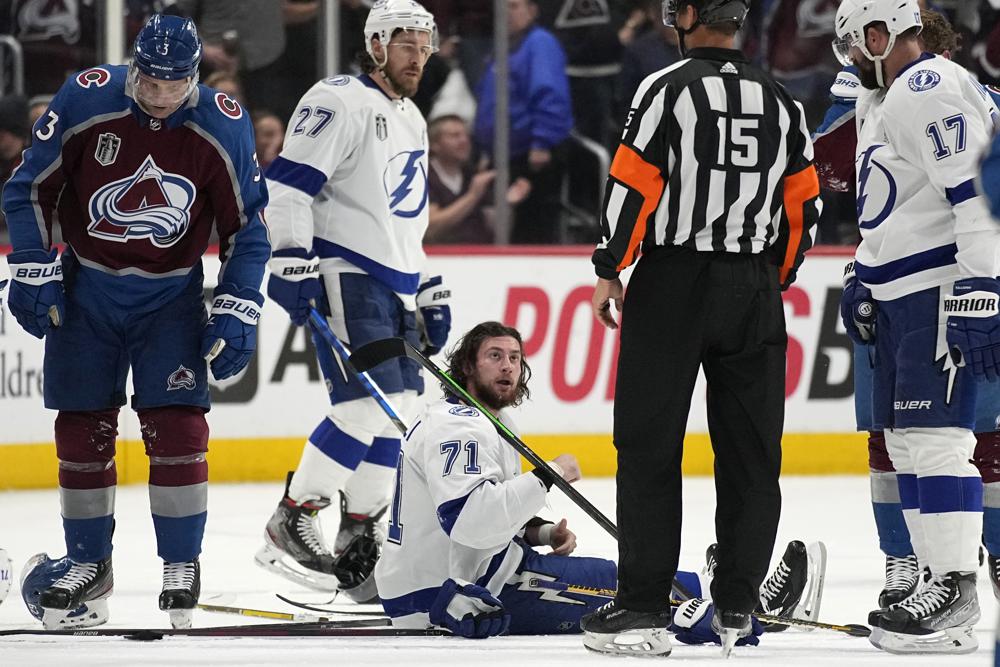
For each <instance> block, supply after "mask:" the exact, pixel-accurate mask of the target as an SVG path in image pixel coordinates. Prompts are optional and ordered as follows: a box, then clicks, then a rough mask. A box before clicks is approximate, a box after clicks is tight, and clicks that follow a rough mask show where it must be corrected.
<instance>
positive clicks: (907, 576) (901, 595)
mask: <svg viewBox="0 0 1000 667" xmlns="http://www.w3.org/2000/svg"><path fill="white" fill-rule="evenodd" d="M919 583H920V567H919V566H918V565H917V557H916V556H914V555H913V554H910V555H909V556H886V557H885V587H884V588H883V589H882V592H881V593H879V596H878V606H879V607H880V608H882V609H888V608H889V607H891V606H892V605H895V604H899V603H900V602H902V601H903V600H905V599H906V598H908V597H910V596H911V595H913V593H914V592H916V590H917V584H919Z"/></svg>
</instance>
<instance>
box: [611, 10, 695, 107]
mask: <svg viewBox="0 0 1000 667" xmlns="http://www.w3.org/2000/svg"><path fill="white" fill-rule="evenodd" d="M646 15H647V20H648V22H649V25H650V28H649V30H647V31H645V32H644V33H642V34H641V35H639V36H638V37H636V38H635V39H634V40H633V41H632V42H631V43H630V44H628V45H627V46H626V47H625V53H624V54H623V56H622V68H621V73H619V75H618V85H617V89H616V98H617V100H618V103H617V105H616V115H617V121H618V124H619V125H621V123H624V122H625V117H626V116H627V115H628V110H629V108H630V107H631V106H632V96H633V95H635V91H636V90H638V88H639V84H640V83H642V80H643V79H645V78H646V77H647V76H649V75H650V74H652V73H653V72H656V71H658V70H661V69H663V68H664V67H669V66H670V65H673V64H674V63H675V62H677V61H678V60H679V59H680V51H678V50H677V32H676V31H675V30H674V29H673V28H668V27H667V26H665V25H663V18H662V10H661V9H660V3H659V2H658V1H656V2H650V3H647V8H646Z"/></svg>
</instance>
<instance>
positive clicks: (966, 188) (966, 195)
mask: <svg viewBox="0 0 1000 667" xmlns="http://www.w3.org/2000/svg"><path fill="white" fill-rule="evenodd" d="M976 195H977V193H976V185H975V181H974V180H973V179H971V178H970V179H969V180H967V181H965V182H964V183H959V184H958V185H956V186H955V187H953V188H945V189H944V196H945V197H947V198H948V201H949V202H951V205H952V206H958V205H959V204H961V203H962V202H964V201H968V200H969V199H972V198H973V197H975V196H976Z"/></svg>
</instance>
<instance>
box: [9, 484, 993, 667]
mask: <svg viewBox="0 0 1000 667" xmlns="http://www.w3.org/2000/svg"><path fill="white" fill-rule="evenodd" d="M578 488H579V489H580V491H582V492H583V493H584V495H586V496H587V497H588V498H590V499H591V500H592V501H593V502H594V504H596V505H597V506H598V507H599V508H601V509H602V510H603V511H604V512H606V513H607V514H608V515H609V516H611V517H614V502H615V501H614V497H615V496H614V481H613V480H610V479H594V480H584V481H583V482H581V483H580V484H579V486H578ZM782 488H783V492H784V503H783V512H782V517H781V525H780V528H779V533H778V544H777V546H776V548H775V556H774V558H775V560H776V559H777V558H778V557H779V556H780V554H781V552H782V551H783V550H784V545H785V544H786V543H787V542H788V541H789V540H792V539H801V540H803V541H806V542H809V541H814V540H823V541H824V542H825V543H826V545H827V548H828V551H829V566H828V569H827V580H826V591H825V595H824V598H823V604H822V609H821V612H820V617H821V620H825V621H827V622H832V623H865V621H866V618H867V613H868V611H869V609H870V608H871V607H872V604H873V602H874V601H875V598H876V596H877V594H878V590H879V588H880V586H881V581H882V576H883V573H882V568H883V560H882V555H881V553H880V552H879V551H878V547H877V540H876V537H875V527H874V522H873V520H872V516H871V505H870V503H869V499H868V481H867V478H865V477H861V476H859V477H797V478H796V477H789V478H785V479H784V480H783V481H782ZM280 496H281V487H280V486H279V485H278V484H248V485H216V486H213V487H212V488H211V490H210V494H209V520H208V528H207V533H206V536H205V544H204V553H203V554H202V568H203V571H202V572H203V574H202V584H203V596H202V599H203V601H209V600H208V598H209V596H212V595H214V594H224V595H225V596H226V597H227V598H228V600H229V602H228V604H238V605H240V606H245V607H256V608H264V609H275V610H282V611H294V609H293V608H291V607H289V606H287V605H285V604H284V603H282V602H281V601H279V600H278V599H277V598H275V597H274V593H283V594H286V595H291V596H292V597H297V598H299V599H305V600H314V601H320V600H323V599H324V596H323V594H320V593H316V592H311V591H306V590H304V589H301V588H298V587H296V586H294V585H292V584H290V583H288V582H286V581H285V580H283V579H280V578H278V577H276V576H274V575H271V574H269V573H266V572H264V571H262V570H260V569H258V568H257V567H256V566H255V565H254V564H253V554H254V552H255V551H256V549H257V548H258V546H259V545H260V544H261V534H262V531H263V527H264V523H265V522H266V520H267V518H268V517H269V516H270V514H271V511H272V510H273V509H274V506H275V504H276V503H277V501H278V499H279V498H280ZM550 499H551V501H550V502H551V508H550V510H548V511H547V516H549V517H550V518H559V517H562V516H567V517H568V518H569V522H570V527H571V528H573V529H574V530H575V531H576V533H577V536H578V538H579V549H578V553H580V554H584V555H599V556H605V557H609V558H614V557H615V554H616V552H617V550H616V546H615V543H614V541H613V540H612V538H611V537H609V536H608V535H606V534H605V533H604V532H603V531H602V530H601V529H600V528H598V527H597V526H596V524H594V523H593V522H592V521H591V520H590V519H589V518H588V517H586V515H584V514H583V513H582V512H581V511H579V510H578V509H576V508H575V507H574V506H572V505H571V504H570V503H569V501H567V500H566V499H565V498H564V497H563V496H561V494H560V493H559V492H558V491H556V490H553V492H552V493H551V494H550ZM684 501H685V505H684V515H685V521H684V537H683V540H684V541H683V550H682V553H681V566H682V568H685V569H699V568H700V567H701V566H702V564H703V562H704V554H705V547H706V546H707V545H708V544H709V543H710V542H712V541H713V533H714V528H713V525H714V524H713V508H714V503H715V494H714V487H713V485H712V480H711V479H707V478H692V479H687V480H685V487H684ZM649 511H650V512H657V511H661V510H660V509H659V508H653V507H651V508H649ZM337 519H338V517H337V516H336V511H335V510H330V511H328V512H326V513H325V515H324V521H325V528H326V531H327V535H328V536H330V537H332V535H333V534H334V531H335V530H336V520H337ZM114 541H115V552H114V558H115V560H114V568H115V570H114V572H115V592H114V595H113V596H112V598H111V599H110V601H109V607H110V610H111V622H110V623H109V626H108V627H157V628H163V627H167V626H168V622H167V618H166V614H164V613H163V612H161V611H159V610H158V609H157V606H156V597H157V595H158V593H159V589H160V567H161V566H160V562H159V560H158V559H157V557H156V548H155V543H154V540H153V526H152V521H151V520H150V517H149V511H148V501H147V497H146V490H145V487H143V486H129V487H122V488H119V489H118V499H117V528H116V531H115V540H114ZM0 547H2V548H5V549H6V550H7V552H8V554H9V555H10V556H11V558H12V559H13V560H14V564H15V572H16V573H18V574H19V573H20V568H21V566H22V565H23V564H24V562H25V561H26V560H27V559H28V558H29V557H30V556H31V555H32V554H34V553H37V552H40V551H46V552H48V553H49V555H51V556H53V557H59V556H62V555H63V554H64V553H65V550H64V546H63V541H62V530H61V525H60V519H59V500H58V495H57V493H56V491H55V490H54V489H52V490H43V491H20V492H5V493H0ZM979 599H980V603H981V604H982V607H983V618H982V621H981V622H980V624H979V626H978V628H977V633H976V634H977V637H978V639H979V643H980V649H979V651H978V652H976V653H974V654H972V655H968V656H909V657H903V656H893V655H889V654H886V653H882V652H880V651H878V650H877V649H875V648H874V647H872V646H871V645H870V644H869V643H868V640H866V639H858V638H853V637H848V636H846V635H841V634H838V633H834V632H828V631H822V630H816V631H812V632H802V631H796V630H794V629H792V630H788V631H786V632H783V633H779V634H766V635H764V636H763V637H762V640H761V644H760V646H758V647H742V648H737V649H736V650H735V651H734V654H733V657H732V658H731V660H732V661H733V663H735V664H755V665H761V666H763V665H767V666H768V667H770V666H772V665H773V666H784V665H787V666H792V665H795V666H801V665H837V666H838V667H855V666H860V665H878V666H882V665H885V666H891V665H900V666H901V665H928V666H930V665H935V666H937V665H987V664H990V661H991V660H992V657H993V642H994V637H993V629H994V624H995V621H996V617H997V603H996V601H995V600H994V597H993V594H992V592H991V590H990V585H989V581H988V578H987V575H986V571H985V569H983V570H981V572H980V583H979ZM260 622H266V621H261V620H259V619H251V618H242V617H238V616H231V615H225V614H214V613H208V612H203V611H199V612H196V616H195V624H196V625H197V626H210V625H235V624H241V623H260ZM35 625H37V624H36V622H35V620H34V619H33V618H31V616H30V615H29V614H28V612H27V609H26V608H25V606H24V604H23V603H22V601H21V599H20V595H19V591H18V589H17V582H16V581H15V585H14V588H13V589H12V590H11V593H10V595H9V596H8V597H7V600H6V602H4V603H3V605H0V630H6V629H13V628H23V627H29V626H35ZM625 660H626V661H627V660H628V659H625ZM668 660H670V661H688V662H699V663H702V664H705V663H709V662H714V661H718V660H720V657H719V648H718V647H716V646H685V645H678V644H677V643H676V642H675V646H674V651H673V654H672V655H671V656H670V658H668ZM599 662H606V663H610V664H613V665H618V666H621V665H622V664H623V663H622V659H620V658H606V657H603V656H599V655H595V654H591V653H589V652H587V651H586V650H585V649H584V648H583V646H582V644H581V642H580V638H579V637H578V636H560V637H527V638H525V637H503V638H495V639H488V640H480V641H475V640H464V639H455V638H444V637H425V638H337V639H326V638H281V639H219V638H181V637H168V638H166V639H163V640H161V641H156V642H148V643H145V642H142V643H140V642H132V641H128V640H124V639H118V638H70V637H54V638H51V637H32V636H18V637H0V665H3V666H13V665H58V666H59V667H76V666H77V665H84V664H102V665H124V664H144V665H184V666H185V667H187V666H188V665H193V664H211V665H268V666H273V665H279V664H301V665H310V666H319V665H329V664H336V665H359V664H388V663H395V664H396V665H399V666H400V667H402V665H409V664H435V665H459V664H460V665H472V666H477V665H482V664H485V663H489V664H490V665H491V666H492V665H500V664H504V665H507V664H511V665H513V664H516V665H519V666H527V665H580V664H584V663H586V664H596V663H599ZM625 664H629V663H628V662H626V663H625Z"/></svg>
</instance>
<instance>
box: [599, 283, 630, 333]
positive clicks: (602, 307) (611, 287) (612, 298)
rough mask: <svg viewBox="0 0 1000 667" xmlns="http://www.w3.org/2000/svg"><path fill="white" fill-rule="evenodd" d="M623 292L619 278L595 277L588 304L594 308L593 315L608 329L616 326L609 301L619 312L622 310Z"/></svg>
mask: <svg viewBox="0 0 1000 667" xmlns="http://www.w3.org/2000/svg"><path fill="white" fill-rule="evenodd" d="M624 294H625V290H624V288H623V287H622V281H621V280H620V279H618V278H615V279H614V280H608V279H607V278H598V279H597V285H596V286H595V287H594V296H593V297H592V298H591V300H590V305H591V307H592V308H593V309H594V317H596V318H597V320H598V321H599V322H600V323H601V324H603V325H604V326H606V327H607V328H609V329H617V328H618V322H616V321H615V316H614V314H613V313H612V312H611V303H612V302H614V304H615V310H617V311H618V313H619V314H620V313H621V312H622V298H623V296H624Z"/></svg>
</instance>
